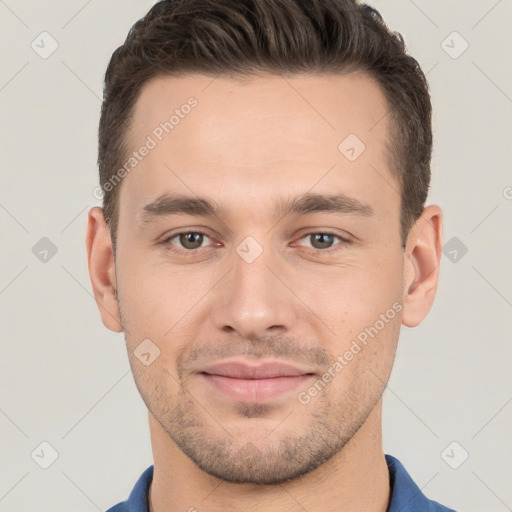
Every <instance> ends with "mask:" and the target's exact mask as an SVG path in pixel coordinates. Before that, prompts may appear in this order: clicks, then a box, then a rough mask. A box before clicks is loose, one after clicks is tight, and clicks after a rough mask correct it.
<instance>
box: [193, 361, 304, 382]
mask: <svg viewBox="0 0 512 512" xmlns="http://www.w3.org/2000/svg"><path fill="white" fill-rule="evenodd" d="M200 373H206V374H209V375H219V376H222V377H231V378H233V379H273V378H277V377H297V376H298V375H308V374H312V373H313V372H308V371H307V370H302V369H300V368H297V367H295V366H292V365H289V364H286V363H277V362H271V363H263V364H259V365H257V366H251V365H248V364H247V363H244V362H226V363H218V364H215V365H212V366H209V367H207V368H205V369H203V370H202V371H201V372H200Z"/></svg>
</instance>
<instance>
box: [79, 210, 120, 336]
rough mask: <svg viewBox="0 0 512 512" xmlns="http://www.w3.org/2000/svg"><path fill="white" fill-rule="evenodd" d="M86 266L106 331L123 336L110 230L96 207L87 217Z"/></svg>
mask: <svg viewBox="0 0 512 512" xmlns="http://www.w3.org/2000/svg"><path fill="white" fill-rule="evenodd" d="M85 242H86V246H87V263H88V266H89V276H90V278H91V283H92V289H93V292H94V298H95V299H96V304H97V305H98V308H99V310H100V314H101V319H102V321H103V324H104V325H105V327H106V328H107V329H110V330H111V331H114V332H122V330H123V326H122V324H121V315H120V314H119V308H118V305H117V300H116V272H115V260H114V251H113V249H112V240H111V237H110V229H109V227H108V225H107V223H106V221H105V218H104V216H103V210H102V209H101V208H99V207H97V206H96V207H94V208H91V210H89V215H88V217H87V234H86V241H85Z"/></svg>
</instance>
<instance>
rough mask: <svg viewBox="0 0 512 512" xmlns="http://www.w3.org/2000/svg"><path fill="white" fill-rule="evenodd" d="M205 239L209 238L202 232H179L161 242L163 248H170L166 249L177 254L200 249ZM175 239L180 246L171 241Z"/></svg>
mask: <svg viewBox="0 0 512 512" xmlns="http://www.w3.org/2000/svg"><path fill="white" fill-rule="evenodd" d="M205 238H207V239H210V240H211V238H210V237H209V236H208V235H207V234H206V233H205V232H204V231H180V232H179V233H174V234H173V235H171V236H170V237H168V238H166V239H165V240H163V241H162V244H163V245H165V246H170V247H168V249H169V250H170V251H175V252H178V253H185V252H188V253H190V252H193V251H197V250H199V249H202V247H201V246H202V244H203V242H204V240H205ZM174 239H177V242H178V243H179V244H180V245H181V246H180V245H176V244H175V243H173V242H172V241H173V240H174Z"/></svg>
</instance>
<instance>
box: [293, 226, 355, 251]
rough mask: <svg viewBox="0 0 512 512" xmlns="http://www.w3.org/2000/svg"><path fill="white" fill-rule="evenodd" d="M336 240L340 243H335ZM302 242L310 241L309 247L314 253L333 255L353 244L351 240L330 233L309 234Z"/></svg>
mask: <svg viewBox="0 0 512 512" xmlns="http://www.w3.org/2000/svg"><path fill="white" fill-rule="evenodd" d="M336 239H338V240H339V241H340V242H339V243H335V242H336ZM301 240H308V241H309V242H310V245H309V247H310V248H311V249H312V250H313V251H314V252H318V253H322V252H324V253H331V252H334V251H337V250H339V249H342V248H343V247H344V246H345V245H348V244H350V243H351V241H350V240H348V239H347V238H344V237H342V236H340V235H337V234H336V233H329V232H324V231H319V232H315V233H308V234H307V235H305V236H303V237H302V238H301ZM300 245H302V247H308V246H307V245H303V244H300Z"/></svg>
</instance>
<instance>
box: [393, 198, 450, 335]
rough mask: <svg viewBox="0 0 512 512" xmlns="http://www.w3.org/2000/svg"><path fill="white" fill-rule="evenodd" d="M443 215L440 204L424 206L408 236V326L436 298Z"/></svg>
mask: <svg viewBox="0 0 512 512" xmlns="http://www.w3.org/2000/svg"><path fill="white" fill-rule="evenodd" d="M442 217H443V212H442V211H441V209H440V208H439V206H436V205H430V206H427V207H425V208H424V209H423V213H422V214H421V217H420V218H419V219H418V220H417V221H416V223H415V224H414V226H413V227H412V228H411V231H410V232H409V236H408V237H407V244H406V247H405V254H404V290H403V315H402V323H403V324H404V325H406V326H407V327H416V326H417V325H419V324H420V323H421V322H422V321H423V319H424V318H425V317H426V316H427V314H428V312H429V311H430V308H431V307H432V303H433V302H434V297H435V294H436V290H437V283H438V281H439V265H440V262H441V251H442V247H443V223H442Z"/></svg>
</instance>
